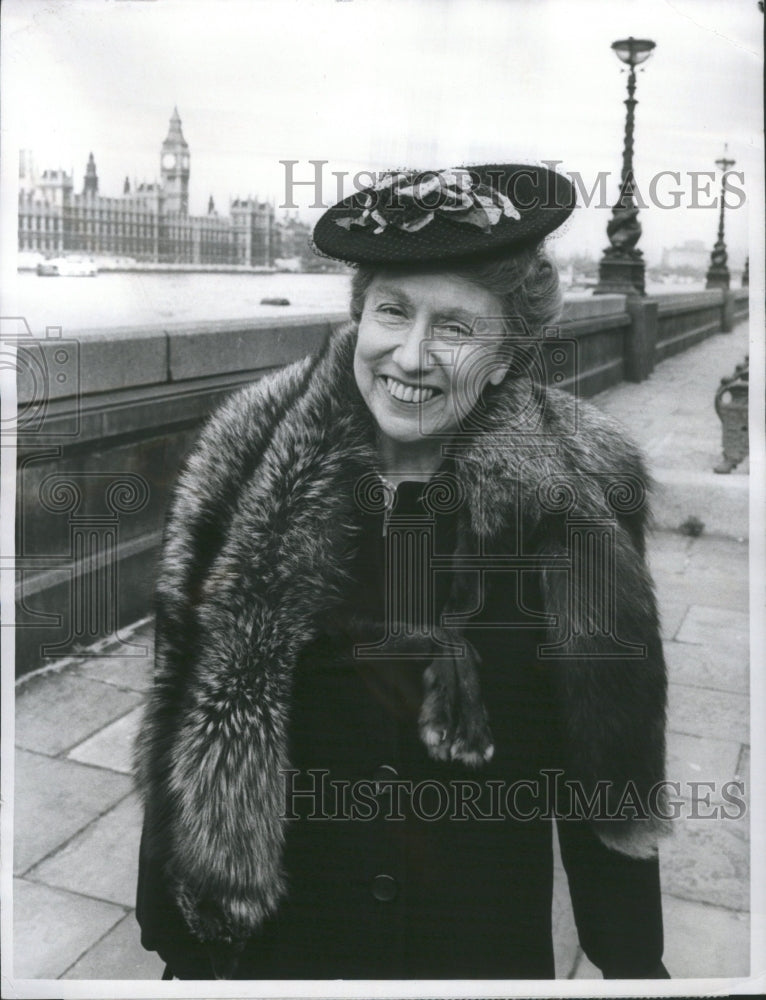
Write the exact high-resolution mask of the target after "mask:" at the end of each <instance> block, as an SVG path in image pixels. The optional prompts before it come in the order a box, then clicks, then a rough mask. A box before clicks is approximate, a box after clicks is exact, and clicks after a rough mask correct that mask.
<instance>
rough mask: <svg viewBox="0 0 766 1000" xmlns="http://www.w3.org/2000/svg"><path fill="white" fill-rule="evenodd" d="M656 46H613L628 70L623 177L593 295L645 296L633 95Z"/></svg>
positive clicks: (640, 41)
mask: <svg viewBox="0 0 766 1000" xmlns="http://www.w3.org/2000/svg"><path fill="white" fill-rule="evenodd" d="M654 47H655V43H654V42H651V41H649V40H648V39H646V38H633V37H630V38H624V39H622V40H621V41H619V42H614V43H613V44H612V48H613V49H614V51H615V53H616V55H617V57H618V59H620V60H621V61H622V62H624V63H626V64H627V65H628V66H630V72H629V74H628V98H627V100H626V101H625V107H626V108H627V109H628V110H627V115H626V117H625V145H624V147H623V151H622V176H621V179H620V195H619V197H618V199H617V202H616V204H615V206H614V208H613V209H612V218H611V219H610V220H609V222H608V223H607V227H606V235H607V236H608V237H609V244H610V245H609V246H608V247H607V248H606V250H604V255H603V257H602V258H601V262H600V264H599V269H598V285H597V286H596V289H595V293H596V294H597V295H605V294H607V293H608V292H622V293H626V294H628V295H644V294H645V289H644V268H645V265H644V259H643V256H644V255H643V254H642V253H641V251H640V250H638V249H636V243H638V241H639V239H640V237H641V223H640V222H639V221H638V206H637V205H636V199H635V195H634V188H635V178H634V177H633V128H634V124H635V110H636V105H637V104H638V101H637V100H636V99H635V97H634V94H635V92H636V66H639V65H640V64H641V63H643V62H646V60H647V59H648V58H649V56H650V55H651V54H652V50H653V49H654Z"/></svg>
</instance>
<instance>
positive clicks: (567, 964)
mask: <svg viewBox="0 0 766 1000" xmlns="http://www.w3.org/2000/svg"><path fill="white" fill-rule="evenodd" d="M551 920H552V925H553V954H554V960H555V963H556V978H557V979H568V978H569V976H570V975H571V973H572V970H573V969H574V967H575V962H576V961H577V954H578V952H579V948H580V945H579V942H578V938H577V928H576V926H575V920H574V914H573V913H572V903H571V900H570V898H569V885H568V884H567V878H566V875H565V874H564V872H563V871H562V870H561V869H554V877H553V905H552V908H551Z"/></svg>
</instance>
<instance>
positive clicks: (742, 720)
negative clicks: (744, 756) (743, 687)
mask: <svg viewBox="0 0 766 1000" xmlns="http://www.w3.org/2000/svg"><path fill="white" fill-rule="evenodd" d="M668 729H669V730H670V731H671V732H674V733H685V734H686V735H687V736H704V737H708V738H709V739H713V740H734V741H739V742H742V743H747V742H749V733H750V713H749V707H748V698H747V696H746V695H743V694H734V693H732V692H731V691H712V690H710V689H709V688H700V687H694V686H693V685H691V684H675V683H671V684H669V685H668Z"/></svg>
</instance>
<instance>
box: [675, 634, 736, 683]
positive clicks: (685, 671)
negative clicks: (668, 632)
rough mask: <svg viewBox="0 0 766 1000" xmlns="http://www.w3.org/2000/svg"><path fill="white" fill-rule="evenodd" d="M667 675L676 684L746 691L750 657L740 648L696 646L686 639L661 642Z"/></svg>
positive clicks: (718, 645)
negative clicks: (685, 640)
mask: <svg viewBox="0 0 766 1000" xmlns="http://www.w3.org/2000/svg"><path fill="white" fill-rule="evenodd" d="M664 650H665V662H666V663H667V665H668V676H669V678H670V680H671V681H673V682H674V683H676V684H690V685H691V686H692V687H704V688H712V689H714V690H718V691H731V692H732V693H735V694H747V693H748V692H749V690H750V669H749V663H748V660H749V657H748V654H747V652H746V651H745V650H743V649H741V648H739V647H738V648H736V649H725V648H721V646H720V644H717V645H715V646H713V645H708V646H699V645H697V644H692V643H688V642H666V643H664Z"/></svg>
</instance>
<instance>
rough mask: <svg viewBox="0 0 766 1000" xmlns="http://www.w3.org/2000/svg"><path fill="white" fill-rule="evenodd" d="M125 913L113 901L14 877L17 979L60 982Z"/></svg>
mask: <svg viewBox="0 0 766 1000" xmlns="http://www.w3.org/2000/svg"><path fill="white" fill-rule="evenodd" d="M124 915H125V910H124V909H123V908H122V907H121V906H114V905H113V904H112V903H103V902H100V901H99V900H95V899H87V898H86V897H85V896H78V895H76V894H75V893H72V892H63V891H62V890H60V889H51V888H50V887H49V886H47V885H33V884H32V883H31V882H27V881H26V880H25V879H14V882H13V917H14V923H13V936H14V941H13V958H14V963H13V964H14V967H13V973H14V976H15V977H17V978H19V979H56V978H58V977H59V976H60V975H61V974H62V973H64V972H65V971H66V970H67V969H68V968H69V966H70V965H71V964H72V962H73V961H74V960H76V959H77V958H79V957H80V955H82V954H83V953H84V952H85V951H86V950H87V949H88V948H90V947H91V945H93V944H95V942H96V941H98V940H99V939H100V938H102V937H103V936H104V934H106V933H107V931H109V930H110V929H111V928H112V927H114V925H115V924H116V923H117V921H118V920H121V919H122V918H123V917H124ZM6 971H7V970H6Z"/></svg>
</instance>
